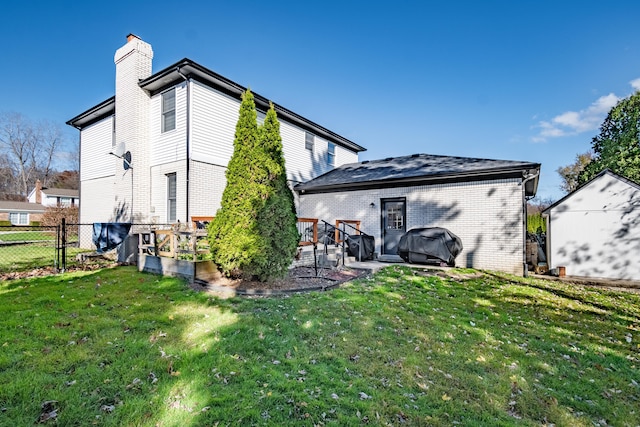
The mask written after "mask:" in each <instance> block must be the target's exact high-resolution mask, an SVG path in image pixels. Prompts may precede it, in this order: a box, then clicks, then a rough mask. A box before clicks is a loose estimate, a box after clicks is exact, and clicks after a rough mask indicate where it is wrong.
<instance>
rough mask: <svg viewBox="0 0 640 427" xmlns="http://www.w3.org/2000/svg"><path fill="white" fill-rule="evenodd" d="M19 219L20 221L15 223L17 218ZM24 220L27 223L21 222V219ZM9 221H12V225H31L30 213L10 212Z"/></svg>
mask: <svg viewBox="0 0 640 427" xmlns="http://www.w3.org/2000/svg"><path fill="white" fill-rule="evenodd" d="M16 216H17V217H18V221H17V222H14V219H12V217H13V218H15V217H16ZM22 218H24V219H25V221H26V222H21V219H22ZM9 221H11V225H29V213H28V212H9Z"/></svg>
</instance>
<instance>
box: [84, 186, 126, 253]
mask: <svg viewBox="0 0 640 427" xmlns="http://www.w3.org/2000/svg"><path fill="white" fill-rule="evenodd" d="M80 185H81V188H80V191H81V193H80V195H81V200H80V223H81V224H91V223H94V222H116V221H122V218H121V216H120V215H118V202H119V201H122V200H121V199H118V198H117V197H115V195H114V191H113V190H114V184H113V177H104V178H97V179H91V180H85V181H82V182H81V183H80ZM80 233H81V235H80V246H81V247H82V248H93V242H92V240H91V233H92V229H91V228H90V227H87V226H81V227H80Z"/></svg>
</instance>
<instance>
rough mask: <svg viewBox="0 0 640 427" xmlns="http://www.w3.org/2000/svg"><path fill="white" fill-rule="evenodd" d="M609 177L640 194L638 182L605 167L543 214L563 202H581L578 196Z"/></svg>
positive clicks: (546, 213) (639, 201)
mask: <svg viewBox="0 0 640 427" xmlns="http://www.w3.org/2000/svg"><path fill="white" fill-rule="evenodd" d="M607 178H609V179H611V180H614V181H617V182H619V183H621V184H622V185H624V186H627V187H628V188H629V189H631V190H632V191H637V192H639V194H640V184H638V183H636V182H633V181H631V180H630V179H628V178H625V177H624V176H622V175H618V174H617V173H615V172H613V171H612V170H611V169H604V170H603V171H601V172H600V173H599V174H597V175H596V176H594V177H593V178H591V179H590V180H589V181H587V182H585V183H584V184H582V185H581V186H580V187H578V188H576V189H575V190H573V191H572V192H571V193H569V194H567V195H566V196H564V197H563V198H561V199H560V200H558V201H557V202H555V203H554V204H552V205H551V206H549V207H548V208H547V209H545V210H543V211H542V214H543V215H549V214H550V213H551V211H552V210H554V209H557V208H559V207H560V206H561V205H563V204H567V203H571V202H572V201H573V202H580V201H581V200H580V199H578V198H579V197H580V196H581V195H582V194H584V193H586V192H588V191H589V190H590V188H591V187H593V186H595V185H597V184H598V182H599V181H603V180H605V179H607ZM606 187H610V186H606ZM602 190H603V191H601V193H602V192H604V190H606V188H603V189H602ZM629 202H630V203H631V202H634V201H632V200H629ZM638 203H639V204H640V199H638Z"/></svg>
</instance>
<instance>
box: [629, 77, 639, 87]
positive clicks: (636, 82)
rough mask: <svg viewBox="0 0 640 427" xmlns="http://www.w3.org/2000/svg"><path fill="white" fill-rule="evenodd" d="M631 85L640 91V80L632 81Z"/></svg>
mask: <svg viewBox="0 0 640 427" xmlns="http://www.w3.org/2000/svg"><path fill="white" fill-rule="evenodd" d="M629 84H630V85H631V87H632V88H633V89H634V90H640V78H638V79H635V80H631V81H630V82H629Z"/></svg>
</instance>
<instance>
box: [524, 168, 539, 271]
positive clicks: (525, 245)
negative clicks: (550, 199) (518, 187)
mask: <svg viewBox="0 0 640 427" xmlns="http://www.w3.org/2000/svg"><path fill="white" fill-rule="evenodd" d="M539 175H540V172H537V173H535V174H530V173H529V171H528V170H527V172H526V174H523V176H522V227H523V230H522V268H523V270H522V276H523V277H527V276H528V275H529V268H528V267H527V200H528V199H527V190H526V189H525V187H526V185H525V184H526V183H527V182H529V181H531V180H532V179H535V178H537V177H538V176H539Z"/></svg>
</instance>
